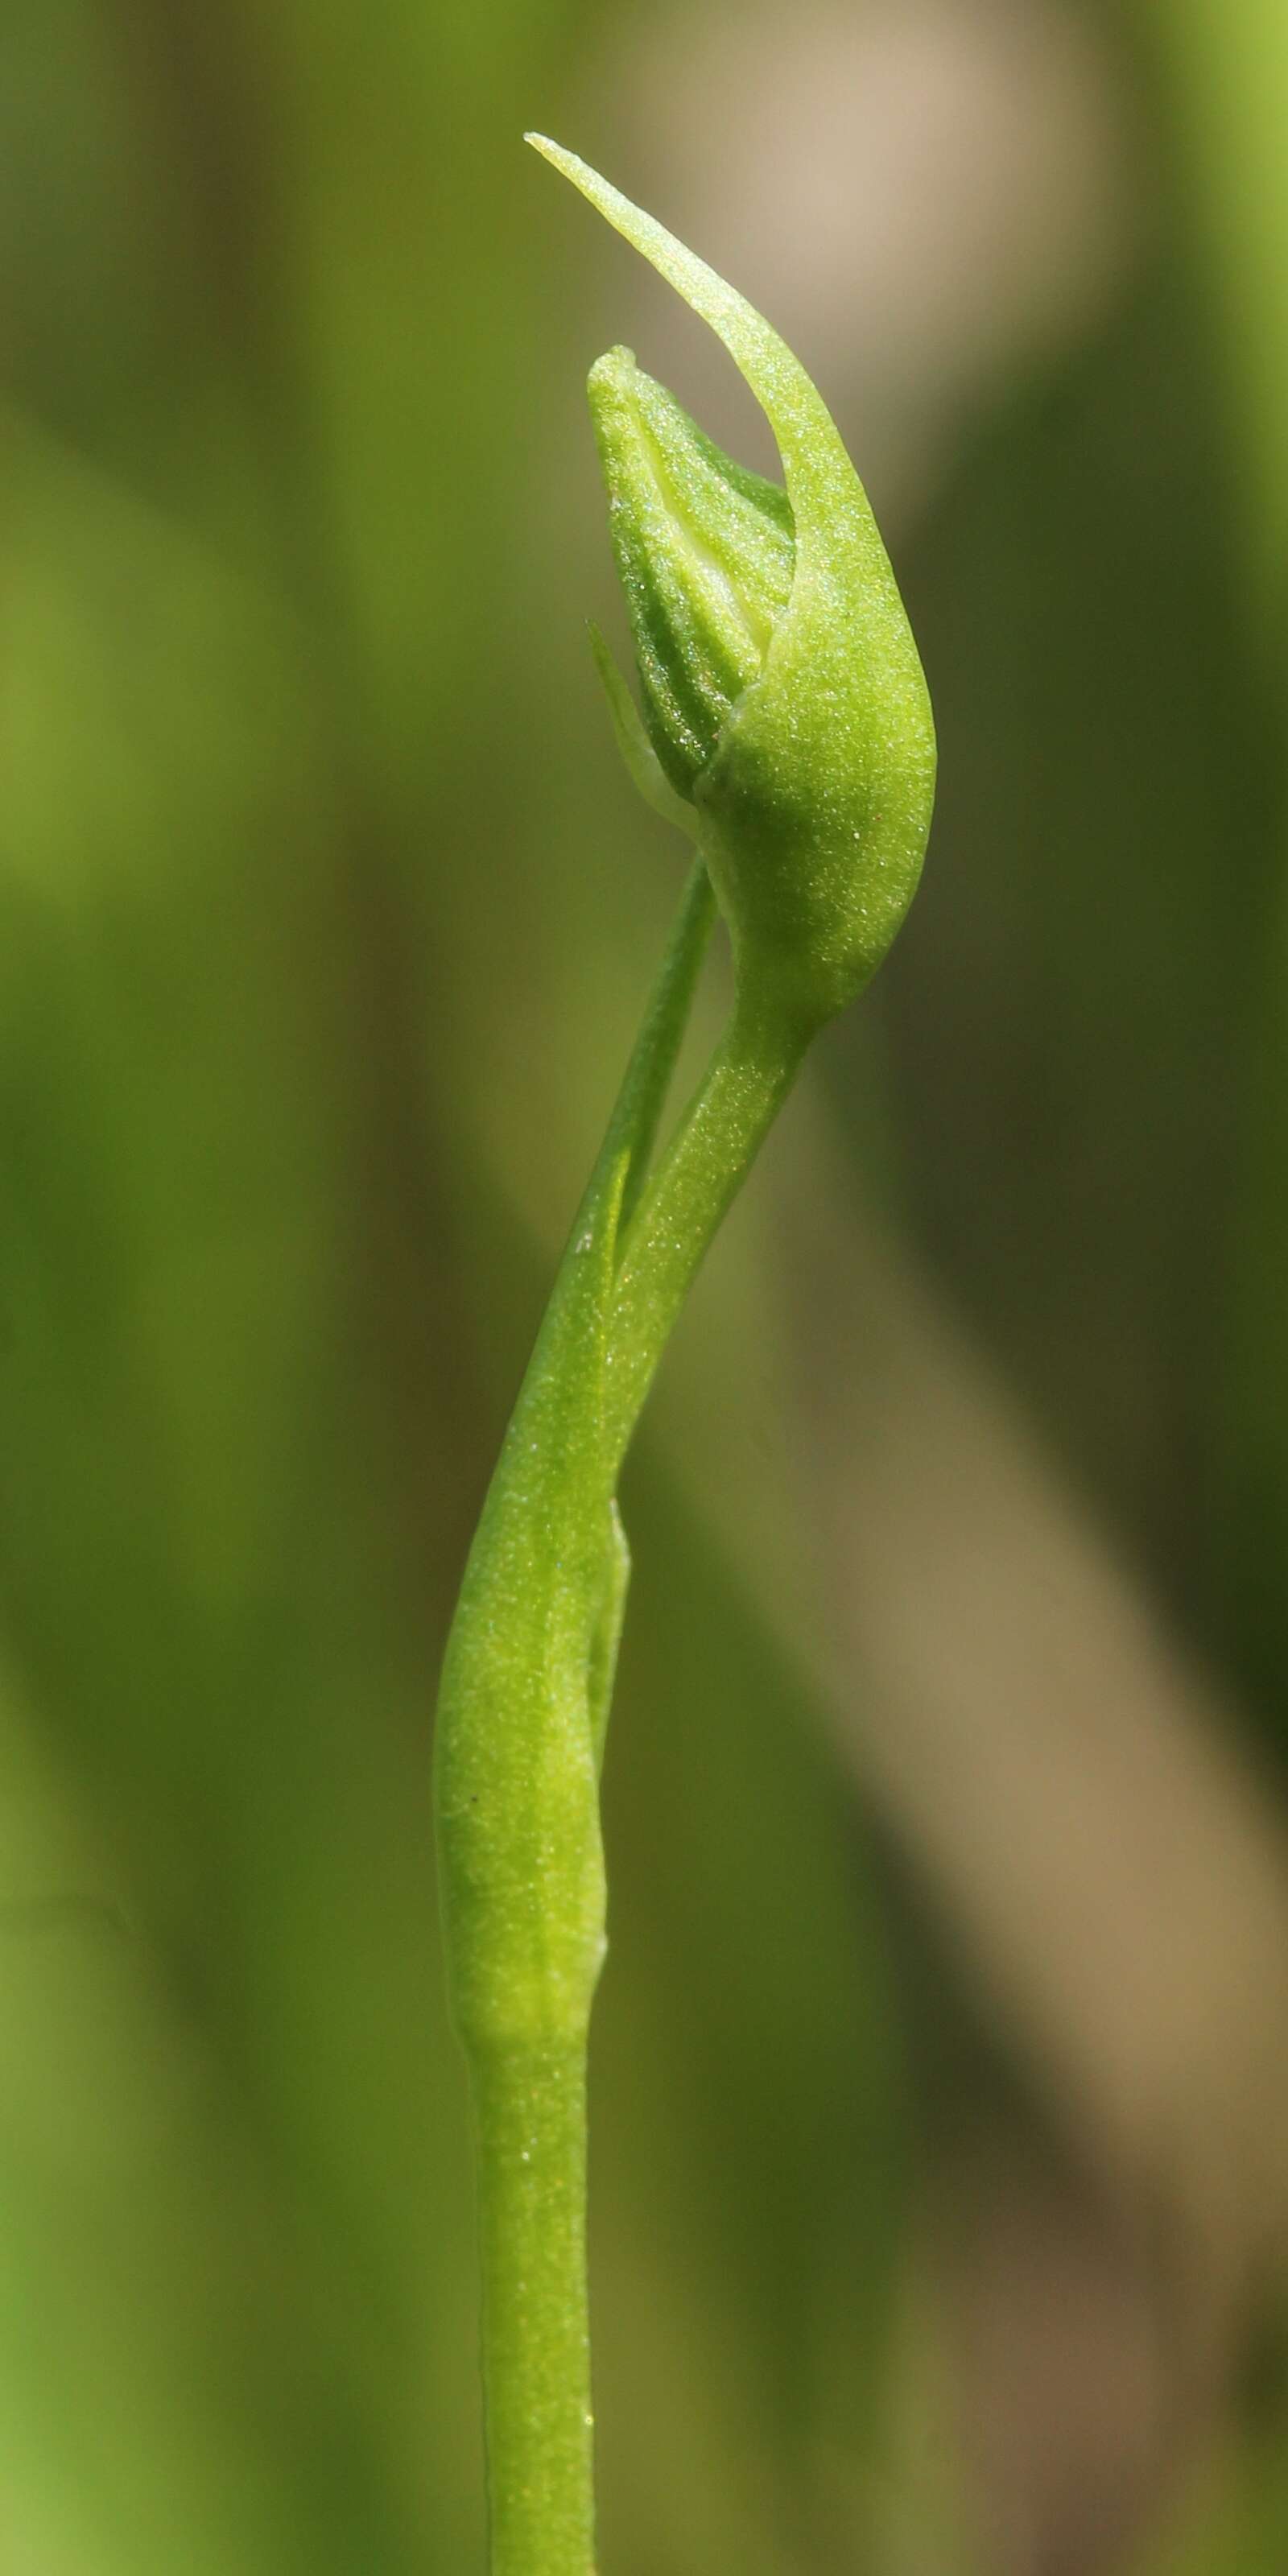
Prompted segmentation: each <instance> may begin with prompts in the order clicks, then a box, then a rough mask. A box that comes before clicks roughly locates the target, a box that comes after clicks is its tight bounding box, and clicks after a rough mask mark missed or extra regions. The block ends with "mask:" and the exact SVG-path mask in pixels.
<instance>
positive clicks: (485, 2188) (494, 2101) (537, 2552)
mask: <svg viewBox="0 0 1288 2576" xmlns="http://www.w3.org/2000/svg"><path fill="white" fill-rule="evenodd" d="M471 2073H472V2090H473V2098H474V2121H475V2138H476V2147H477V2154H478V2176H479V2233H480V2242H481V2252H482V2270H483V2371H484V2381H485V2385H486V2388H487V2400H488V2403H487V2451H488V2499H489V2508H490V2519H491V2553H492V2554H491V2576H592V2571H593V2568H594V2549H595V2538H594V2492H593V2483H592V2417H591V2404H590V2335H589V2328H588V2322H587V2304H586V2048H585V2040H584V2037H583V2038H581V2039H580V2040H574V2041H572V2042H571V2043H563V2042H559V2043H555V2044H551V2045H549V2046H547V2047H545V2048H535V2047H534V2048H531V2049H515V2050H511V2051H507V2052H506V2053H505V2055H504V2056H498V2057H495V2058H489V2057H476V2058H475V2060H474V2063H473V2067H472V2070H471Z"/></svg>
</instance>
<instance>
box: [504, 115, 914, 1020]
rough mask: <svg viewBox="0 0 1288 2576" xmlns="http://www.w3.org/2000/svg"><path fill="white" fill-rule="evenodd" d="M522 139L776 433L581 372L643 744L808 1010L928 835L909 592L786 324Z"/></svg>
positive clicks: (741, 964)
mask: <svg viewBox="0 0 1288 2576" xmlns="http://www.w3.org/2000/svg"><path fill="white" fill-rule="evenodd" d="M529 140H530V141H531V142H533V143H534V144H535V145H536V147H537V149H538V151H540V152H542V153H544V154H545V157H546V158H547V160H549V161H551V162H553V163H554V165H555V167H556V168H557V169H559V170H561V171H563V173H564V175H565V176H566V177H567V178H569V179H571V180H572V181H573V183H574V185H575V186H576V187H578V188H580V189H581V191H582V193H583V195H585V196H586V197H588V198H589V199H590V201H591V203H592V204H593V205H595V206H597V207H598V208H599V210H600V212H601V213H602V214H603V215H605V216H606V217H607V219H608V221H609V222H610V223H611V224H613V225H614V226H615V227H616V229H617V230H618V231H619V232H620V233H622V234H624V235H625V237H626V239H627V240H628V241H630V242H631V243H633V245H634V247H635V248H636V249H637V250H639V251H640V252H641V253H642V254H643V256H644V257H645V258H646V259H648V260H650V261H651V262H652V264H653V266H654V267H655V268H656V269H658V270H659V272H660V273H661V275H662V276H663V277H665V278H666V279H667V280H668V281H669V283H670V284H671V285H672V286H674V287H675V288H676V290H677V292H678V293H679V294H680V295H682V296H683V297H684V300H685V302H686V303H687V304H689V305H691V306H692V308H693V310H694V311H695V312H696V313H698V314H699V315H700V316H701V317H702V319H703V320H704V321H705V322H707V323H708V324H709V325H710V327H711V328H712V330H714V331H715V332H716V334H717V336H718V337H719V338H720V339H721V340H723V342H724V344H725V347H726V348H727V349H728V351H729V353H730V355H731V357H732V358H733V359H734V361H735V363H736V364H737V366H738V367H739V369H740V370H741V372H742V374H743V376H744V377H745V378H746V381H747V383H748V384H749V385H750V387H751V390H752V392H753V393H754V394H755V396H756V398H757V400H758V402H759V403H760V405H761V407H762V409H763V410H764V412H765V414H766V416H767V418H768V420H769V424H770V427H771V428H772V430H773V432H774V436H775V438H776V440H777V442H778V450H779V454H780V457H781V459H782V465H783V475H784V482H785V489H784V490H779V489H778V487H777V486H776V485H773V484H769V483H765V482H763V481H762V480H761V478H760V477H759V476H758V475H754V474H749V473H746V472H744V470H743V469H742V468H741V467H739V466H737V465H734V464H733V463H732V462H731V461H730V459H729V458H728V457H725V456H722V455H721V453H720V451H719V449H718V448H716V447H714V446H713V445H712V443H711V441H710V440H709V439H706V438H704V436H703V434H702V432H701V430H699V429H698V428H697V427H696V426H695V424H694V423H693V422H692V421H691V420H689V418H688V417H687V415H686V414H685V413H684V412H683V411H682V410H681V409H680V406H679V404H678V403H676V402H675V401H674V400H673V398H672V396H671V395H670V394H668V393H666V392H665V391H664V389H663V388H662V387H661V386H660V385H655V384H654V383H653V382H652V381H651V379H650V378H649V377H647V376H645V375H644V374H642V372H641V371H640V369H639V368H637V367H636V365H635V362H634V360H633V359H632V358H631V357H630V355H629V352H627V351H626V350H620V349H619V350H614V351H612V352H611V353H610V355H609V356H608V357H607V358H603V359H601V360H600V362H599V365H598V366H597V367H596V368H595V370H594V371H593V374H592V376H591V385H590V393H591V407H592V412H593V416H594V422H595V429H596V434H597V437H598V441H599V447H600V454H601V457H602V460H603V466H604V473H605V478H606V480H607V484H608V491H609V506H610V515H611V524H612V534H613V546H614V551H615V555H616V559H617V564H618V568H619V571H620V574H621V578H622V583H623V587H624V590H625V593H626V601H627V607H628V611H629V614H630V619H631V626H632V630H633V634H634V639H635V647H636V654H637V657H638V662H639V669H640V678H641V684H642V688H643V695H644V721H645V726H646V728H647V733H648V738H649V742H650V743H651V745H652V748H653V751H654V752H655V753H656V756H657V760H658V762H659V763H660V765H661V768H662V770H663V772H664V773H665V777H666V779H667V781H669V783H670V785H671V787H672V788H673V789H674V790H676V791H677V792H678V793H679V794H680V795H681V796H682V797H684V798H685V799H686V800H687V801H688V802H689V803H691V804H692V806H693V808H694V810H695V814H696V817H697V824H698V835H697V837H698V840H699V845H700V847H701V849H702V852H703V855H704V857H705V859H706V862H707V866H708V869H709V871H710V875H711V880H712V883H713V885H714V887H715V891H716V895H717V898H718V900H719V903H720V906H721V909H722V911H723V912H724V915H725V918H726V920H727V922H728V924H729V930H730V935H731V938H732V941H733V947H734V957H735V963H736V968H737V973H738V978H739V984H740V987H741V989H742V990H743V992H744V993H745V994H747V995H751V994H752V993H753V992H754V994H755V996H756V998H757V999H758V1000H759V1001H760V1002H762V1003H763V1004H764V1005H765V1006H766V1007H768V1008H772V1009H775V1010H777V1011H778V1012H779V1013H780V1014H781V1015H782V1016H783V1017H784V1018H785V1019H786V1020H787V1021H788V1022H790V1023H791V1024H792V1025H794V1026H795V1027H796V1028H797V1029H798V1030H808V1029H810V1028H813V1027H817V1026H819V1025H821V1023H822V1022H823V1021H824V1020H826V1019H828V1018H830V1017H831V1015H832V1014H833V1013H834V1012H835V1011H838V1010H840V1009H841V1008H842V1007H843V1005H844V1004H845V1003H846V1002H848V1001H849V1000H850V999H851V998H852V997H853V995H854V994H855V993H857V992H858V991H859V990H860V989H861V988H862V986H863V985H864V984H865V983H866V982H867V981H868V978H869V977H870V976H871V975H872V974H873V973H874V972H875V970H876V968H877V967H878V966H879V965H880V963H881V961H882V959H883V957H884V956H885V955H886V952H887V950H888V949H889V947H890V944H891V942H892V940H893V939H894V937H895V934H896V932H897V931H898V929H899V926H900V924H901V922H902V921H903V918H904V915H905V913H906V912H907V909H908V905H909V904H910V902H911V900H912V897H913V894H914V893H915V891H916V886H917V880H918V878H919V876H920V873H921V865H922V860H923V858H924V855H925V848H926V840H927V836H928V834H929V830H930V816H931V809H932V805H933V802H934V782H935V736H934V724H933V720H932V717H931V712H930V700H929V697H928V694H927V690H926V683H925V679H924V676H923V674H922V669H921V664H920V661H919V660H918V657H917V649H916V646H915V644H914V642H913V639H912V633H911V630H910V628H909V625H908V621H907V617H906V615H905V613H904V608H903V602H902V600H901V599H900V597H899V593H898V589H897V587H896V584H895V580H894V575H893V573H892V572H891V569H890V564H889V560H888V557H887V555H886V552H885V548H884V546H883V545H882V543H881V539H880V536H879V534H878V532H877V528H876V523H875V521H874V519H873V517H872V512H871V510H870V508H869V506H868V501H867V497H866V494H865V493H864V490H863V487H862V484H861V483H860V481H859V478H858V476H857V474H856V473H855V471H854V468H853V466H852V465H851V463H850V460H849V458H848V456H847V455H846V452H845V448H844V446H843V444H842V442H841V438H840V436H839V433H838V431H837V429H836V426H835V423H834V422H833V420H832V418H831V416H830V414H829V412H828V411H827V409H826V406H825V405H824V403H823V401H822V398H821V396H820V395H819V394H818V393H817V391H816V390H815V387H814V386H813V385H812V384H811V382H810V380H809V377H808V376H807V375H806V374H805V371H804V369H803V368H802V367H801V366H800V364H799V363H798V361H797V360H796V359H795V358H794V357H793V356H792V354H791V351H790V350H789V349H788V348H787V347H786V346H785V345H784V343H783V341H781V340H780V339H779V337H778V335H777V333H776V332H775V331H773V330H771V329H770V326H769V324H768V323H767V322H765V321H763V320H762V318H761V316H760V315H759V314H758V313H756V312H755V311H754V310H753V308H752V307H751V305H749V304H747V303H746V302H745V301H744V299H743V298H742V297H741V296H740V295H738V294H737V293H736V292H735V290H734V289H733V288H732V287H730V286H727V285H726V284H725V282H724V280H723V279H722V278H719V277H717V276H716V274H715V272H714V270H712V269H709V268H707V267H706V266H705V265H704V263H703V262H702V261H701V260H699V259H695V258H694V256H693V254H692V252H691V251H687V250H686V249H685V248H684V246H683V244H682V243H680V242H678V241H676V240H675V239H674V237H673V235H672V234H670V233H668V232H666V231H664V229H663V227H662V226H661V225H660V224H658V223H655V222H654V220H653V218H652V216H650V215H646V214H644V213H643V212H642V211H641V210H640V208H639V207H637V206H632V205H631V204H630V202H629V200H628V199H627V198H625V197H623V196H621V195H619V193H618V191H617V190H616V189H615V188H612V187H610V186H609V185H608V183H607V181H606V180H603V179H601V178H599V177H598V175H597V174H596V172H594V171H593V170H590V169H588V168H587V166H586V164H585V163H584V162H582V161H579V160H577V159H576V157H575V155H574V154H572V153H570V152H565V151H564V150H562V148H561V147H560V146H559V145H557V144H553V143H549V142H547V141H546V140H545V139H544V138H543V137H541V136H539V135H533V136H531V137H530V138H529ZM615 721H616V722H617V724H618V730H619V733H620V732H621V730H622V724H621V717H620V713H619V712H615ZM632 766H633V767H636V768H637V767H638V764H637V763H636V762H634V761H633V762H632Z"/></svg>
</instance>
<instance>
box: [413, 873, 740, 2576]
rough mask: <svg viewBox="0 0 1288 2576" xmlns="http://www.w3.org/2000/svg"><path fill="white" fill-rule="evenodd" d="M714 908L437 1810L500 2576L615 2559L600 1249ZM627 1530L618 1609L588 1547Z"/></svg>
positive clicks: (499, 1534)
mask: <svg viewBox="0 0 1288 2576" xmlns="http://www.w3.org/2000/svg"><path fill="white" fill-rule="evenodd" d="M713 918H714V899H713V896H712V893H711V888H710V884H709V882H708V879H707V874H706V870H705V868H704V867H703V866H702V865H701V863H700V862H699V864H698V865H697V866H695V868H694V869H693V871H692V873H691V875H690V877H689V880H688V883H687V885H686V888H685V892H684V897H683V900H682V902H681V905H680V909H679V913H678V916H677V919H676V923H675V926H674V929H673V932H672V935H671V939H670V941H669V944H668V947H667V951H666V954H665V957H664V958H663V961H662V964H661V967H660V969H659V971H658V974H657V977H656V979H655V982H654V985H653V989H652V992H651V994H650V997H649V1000H648V1004H647V1006H646V1009H645V1013H644V1018H643V1021H642V1024H641V1027H640V1032H639V1036H638V1038H637V1039H636V1042H635V1045H634V1048H633V1049H632V1053H631V1057H630V1061H629V1064H628V1066H627V1069H626V1073H625V1076H624V1078H623V1081H622V1085H621V1089H620V1091H619V1093H618V1096H617V1101H616V1104H615V1106H614V1109H613V1112H612V1115H611V1118H610V1120H609V1124H608V1130H607V1134H606V1136H605V1139H604V1143H603V1146H602V1148H601V1150H600V1153H599V1156H598V1158H597V1160H596V1164H595V1169H594V1172H593V1173H592V1176H591V1179H590V1182H589V1184H588V1187H587V1189H586V1192H585V1195H584V1197H583V1199H582V1203H581V1207H580V1209H579V1211H578V1215H577V1219H576V1222H575V1224H574V1226H573V1229H572V1234H571V1236H570V1239H569V1245H568V1250H567V1252H566V1253H565V1256H564V1260H563V1263H562V1265H561V1268H560V1271H559V1275H558V1278H557V1280H556V1283H555V1288H554V1292H553V1294H552V1297H551V1301H550V1304H549V1307H548V1308H547V1312H546V1317H545V1320H544V1322H543V1325H542V1329H541V1333H540V1335H539V1336H538V1341H537V1347H536V1350H535V1352H534V1354H533V1358H532V1361H531V1364H530V1367H529V1370H528V1373H527V1377H526V1378H525V1381H524V1386H523V1389H522V1391H521V1393H520V1397H519V1401H518V1404H517V1406H516V1409H515V1414H514V1417H513V1420H512V1422H511V1425H510V1429H509V1432H508V1434H507V1437H506V1442H505V1446H504V1448H503V1451H502V1456H501V1461H500V1464H499V1466H498V1469H497V1473H496V1476H495V1477H494V1479H493V1486H492V1491H491V1494H490V1496H489V1500H488V1505H487V1507H486V1509H485V1512H484V1515H483V1519H482V1521H481V1523H480V1526H479V1530H478V1533H477V1535H476V1538H475V1543H474V1548H473V1550H472V1551H471V1558H470V1564H469V1567H468V1569H467V1572H466V1576H465V1581H464V1583H463V1586H462V1590H461V1599H460V1604H459V1607H458V1611H457V1618H456V1622H455V1625H454V1629H453V1636H452V1640H451V1643H450V1645H449V1648H448V1654H447V1659H446V1662H445V1666H444V1677H443V1689H442V1693H441V1697H440V1710H439V1729H438V1743H437V1751H436V1764H437V1779H438V1795H437V1814H438V1830H439V1848H440V1854H441V1886H442V1895H443V1914H444V1929H445V1935H446V1948H447V1963H448V1978H449V1989H450V1992H451V1997H452V2006H453V2013H454V2016H455V2019H456V2023H457V2029H458V2031H459V2034H460V2037H461V2041H462V2044H463V2046H464V2049H465V2053H466V2057H467V2060H468V2063H469V2070H470V2088H471V2097H472V2101H473V2107H474V2127H475V2143H476V2160H477V2184H478V2223H479V2240H480V2251H481V2261H482V2276H483V2356H482V2357H483V2386H484V2407H485V2416H486V2430H487V2450H488V2494H489V2511H490V2523H491V2571H492V2576H591V2570H592V2567H593V2553H594V2495H593V2480H592V2466H593V2463H592V2442H591V2408H590V2359H589V2332H588V2320H587V2295H586V2207H585V2203H586V2107H585V2106H586V2044H587V2038H588V2032H589V2022H590V2008H591V2001H592V1997H593V1993H594V1984H595V1977H596V1974H597V1972H598V1965H599V1958H600V1956H601V1954H602V1917H603V1868H602V1855H601V1852H600V1846H599V1825H598V1804H597V1789H596V1775H597V1768H598V1756H599V1750H600V1741H601V1738H602V1729H603V1721H604V1718H605V1716H606V1713H607V1712H606V1702H607V1699H608V1696H609V1694H610V1691H611V1682H612V1668H613V1660H614V1655H615V1649H616V1634H617V1628H618V1626H619V1625H620V1614H621V1609H622V1606H623V1601H624V1594H625V1586H626V1579H627V1573H628V1564H629V1560H628V1559H627V1557H626V1552H625V1545H624V1541H623V1540H622V1537H621V1531H620V1524H619V1523H618V1522H617V1521H616V1519H615V1516H613V1514H612V1511H611V1495H612V1484H611V1479H610V1476H609V1472H608V1467H607V1463H606V1461H605V1459H604V1457H603V1455H602V1452H601V1445H600V1440H599V1425H598V1419H597V1412H596V1407H597V1402H598V1398H597V1394H596V1392H595V1390H596V1388H597V1386H598V1377H597V1372H596V1357H597V1350H598V1348H600V1347H602V1327H603V1323H604V1314H603V1309H602V1305H601V1309H600V1312H599V1316H598V1332H597V1324H596V1316H595V1314H594V1312H593V1310H589V1309H588V1308H587V1304H586V1296H587V1281H588V1280H589V1279H590V1278H591V1277H592V1276H593V1274H592V1272H591V1270H590V1268H589V1266H588V1260H587V1254H588V1251H589V1252H590V1253H591V1255H592V1258H593V1257H594V1251H595V1247H596V1246H597V1245H599V1246H603V1245H604V1244H605V1239H606V1229H609V1228H612V1227H614V1226H616V1225H617V1224H619V1223H620V1209H619V1206H618V1202H617V1195H616V1194H617V1192H618V1191H619V1190H620V1189H622V1185H623V1180H624V1183H625V1188H624V1192H623V1202H622V1203H629V1201H630V1199H631V1198H632V1196H634V1197H638V1194H639V1189H640V1186H641V1183H642V1180H643V1176H644V1173H645V1171H646V1169H647V1165H648V1160H649V1157H650V1155H651V1153H652V1149H653V1144H654V1141H655V1138H656V1133H657V1126H658V1121H659V1118H660V1116H661V1112H662V1108H663V1104H664V1101H665V1097H666V1092H667V1089H668V1086H669V1083H670V1080H671V1076H672V1073H673V1071H674V1067H675V1059H676V1055H677V1053H678V1051H679V1047H680V1043H681V1040H682V1037H683V1034H684V1028H685V1023H686V1021H687V1018H688V1014H689V1007H690V1003H691V1001H692V996H693V987H694V983H695V981H696V978H697V975H698V971H699V968H700V966H701V963H702V959H703V956H704V954H705V951H706V946H707V941H708V937H709V934H710V930H711V925H712V920H713ZM623 1165H625V1171H624V1173H623ZM609 1249H610V1250H611V1245H610V1246H609ZM603 1291H604V1296H605V1297H607V1296H609V1295H611V1286H610V1278H609V1273H608V1271H607V1269H606V1270H605V1272H604V1277H603ZM601 1542H602V1549H603V1582H604V1598H603V1601H602V1604H600V1605H599V1608H598V1614H596V1604H595V1601H594V1597H593V1589H592V1594H591V1596H590V1598H589V1599H588V1598H587V1594H586V1583H587V1579H588V1578H587V1562H588V1557H589V1562H590V1563H591V1564H592V1565H593V1563H594V1554H595V1549H596V1547H597V1546H598V1545H600V1544H601Z"/></svg>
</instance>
